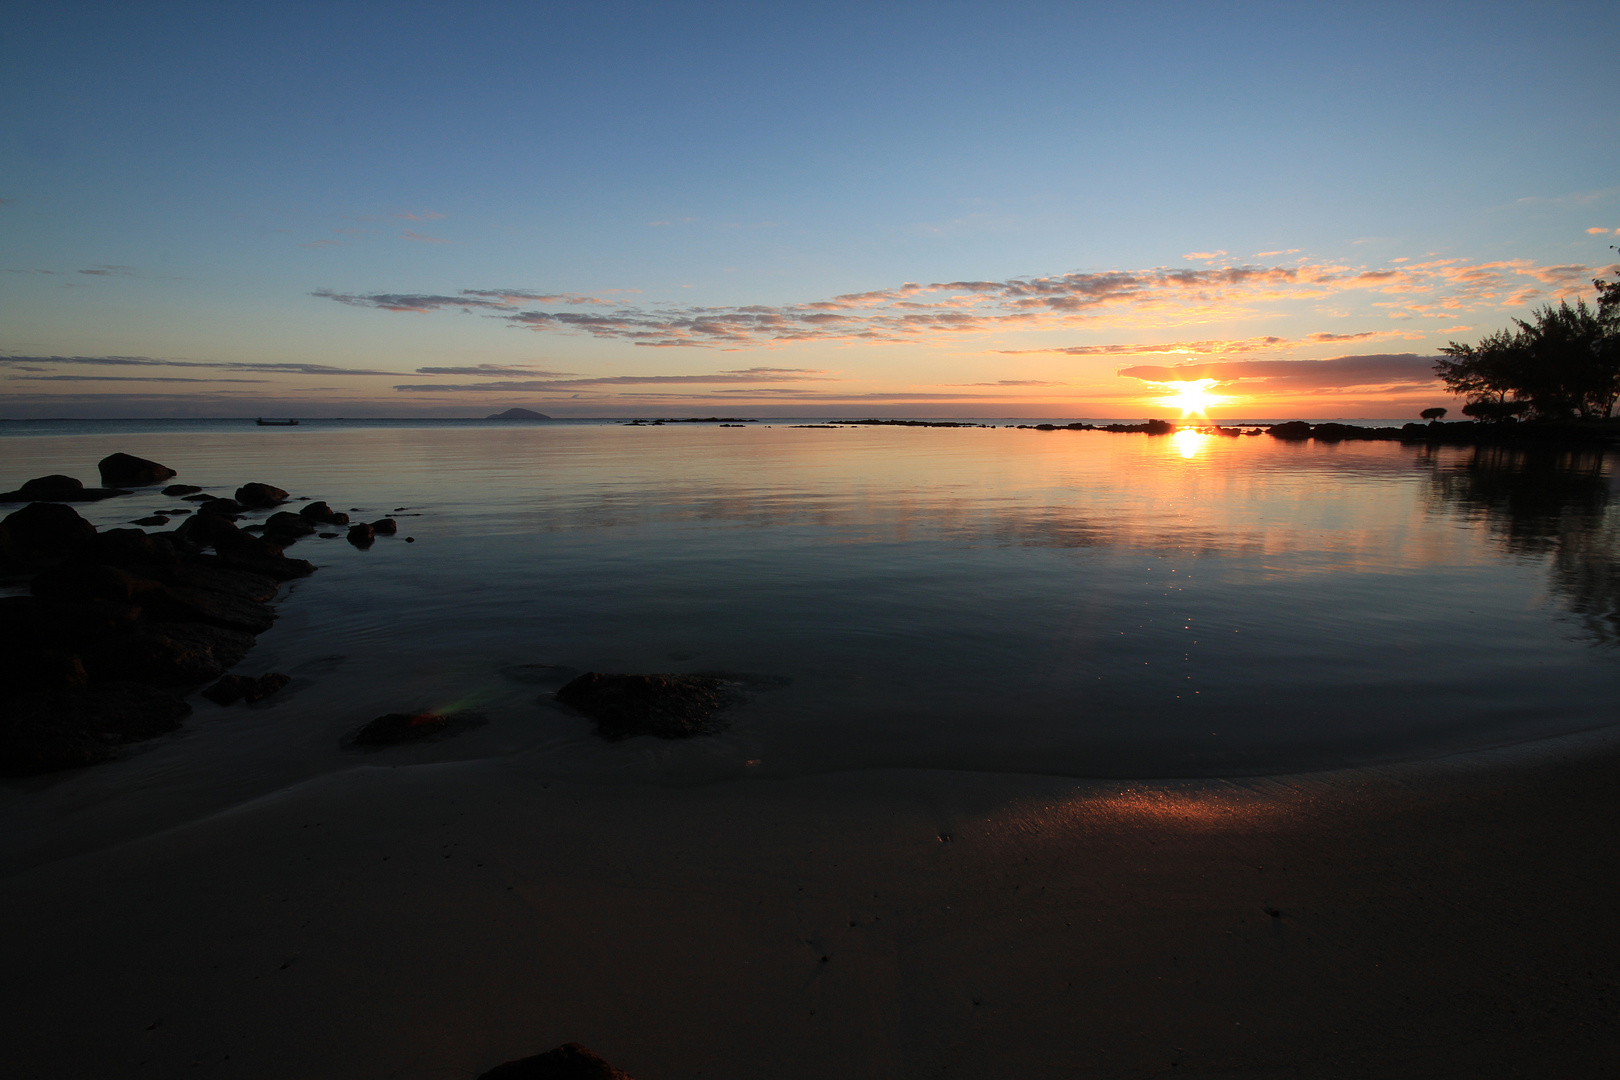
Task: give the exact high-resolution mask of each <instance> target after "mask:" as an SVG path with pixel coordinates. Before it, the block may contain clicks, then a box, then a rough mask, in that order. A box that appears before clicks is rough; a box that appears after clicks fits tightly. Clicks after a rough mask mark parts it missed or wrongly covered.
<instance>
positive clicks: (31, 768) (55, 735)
mask: <svg viewBox="0 0 1620 1080" xmlns="http://www.w3.org/2000/svg"><path fill="white" fill-rule="evenodd" d="M190 713H191V706H190V705H187V704H186V703H185V702H184V701H182V700H181V699H179V698H177V697H175V696H174V695H173V694H170V693H165V692H164V691H162V690H154V689H152V688H151V687H149V686H140V685H137V684H134V683H123V682H119V683H110V684H107V685H103V686H95V687H89V688H81V689H71V690H54V691H41V692H38V693H33V694H24V695H22V696H20V697H15V698H12V699H11V700H9V701H7V702H5V703H4V704H0V773H5V774H8V775H11V776H25V775H30V774H34V773H43V772H52V771H55V770H57V769H70V768H74V767H76V766H80V765H90V764H93V763H95V762H97V761H103V760H105V759H107V758H109V757H111V756H112V755H113V754H114V752H115V751H116V748H117V747H118V746H119V745H120V744H122V743H127V742H133V741H136V740H139V739H150V738H152V737H153V736H155V735H161V734H163V733H164V732H167V731H173V730H174V729H175V728H177V727H179V726H180V721H181V720H183V719H185V718H186V716H188V715H190Z"/></svg>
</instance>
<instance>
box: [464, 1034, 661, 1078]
mask: <svg viewBox="0 0 1620 1080" xmlns="http://www.w3.org/2000/svg"><path fill="white" fill-rule="evenodd" d="M478 1080H634V1078H633V1077H631V1075H630V1074H629V1073H627V1072H625V1071H624V1070H623V1069H615V1068H614V1067H613V1066H612V1065H609V1064H608V1063H607V1062H606V1061H603V1060H602V1059H601V1058H600V1057H598V1056H597V1055H595V1054H593V1053H592V1052H591V1051H589V1050H587V1049H585V1047H583V1046H581V1045H579V1043H564V1044H563V1045H561V1046H559V1047H557V1049H555V1050H548V1051H546V1052H545V1053H544V1054H536V1055H534V1056H533V1057H526V1058H518V1059H517V1060H516V1061H508V1062H507V1063H506V1064H504V1065H497V1066H495V1067H494V1068H493V1069H491V1070H489V1071H488V1072H486V1073H484V1074H482V1075H480V1076H479V1077H478Z"/></svg>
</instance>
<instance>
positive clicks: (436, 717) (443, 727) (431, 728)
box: [349, 710, 486, 749]
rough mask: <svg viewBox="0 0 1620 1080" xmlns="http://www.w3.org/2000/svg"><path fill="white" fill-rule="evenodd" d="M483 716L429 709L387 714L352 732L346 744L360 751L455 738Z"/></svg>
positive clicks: (481, 722) (480, 720) (483, 718)
mask: <svg viewBox="0 0 1620 1080" xmlns="http://www.w3.org/2000/svg"><path fill="white" fill-rule="evenodd" d="M485 720H486V718H485V717H484V715H483V714H482V713H474V712H450V713H436V712H432V711H429V710H424V711H422V712H408V713H388V714H387V715H385V716H379V717H377V718H376V719H375V720H372V721H371V722H370V723H368V724H367V725H366V726H365V727H363V728H361V729H360V730H359V731H357V732H355V733H354V737H353V738H351V739H350V740H349V745H350V746H354V747H360V748H362V749H364V748H369V747H378V746H395V745H397V744H399V743H408V742H427V741H429V740H433V739H447V738H449V737H450V736H452V735H458V734H460V733H461V732H463V731H466V730H468V729H469V728H475V727H478V726H479V725H481V724H483V723H484V722H485Z"/></svg>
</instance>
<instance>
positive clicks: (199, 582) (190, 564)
mask: <svg viewBox="0 0 1620 1080" xmlns="http://www.w3.org/2000/svg"><path fill="white" fill-rule="evenodd" d="M163 580H165V581H167V582H169V583H171V584H174V585H185V586H189V587H190V588H193V589H207V590H208V591H210V592H216V593H223V594H224V595H226V596H234V597H236V598H238V599H240V600H252V601H254V602H255V603H260V604H262V603H264V602H265V601H267V600H270V599H273V598H274V597H275V595H276V593H277V592H279V591H280V589H281V586H280V584H279V583H278V582H276V581H275V580H273V579H271V578H269V577H266V576H264V575H263V574H255V573H250V572H248V571H246V570H241V569H237V568H235V567H233V566H231V565H229V564H228V563H226V562H225V560H224V559H221V558H220V557H218V556H215V555H198V556H194V557H192V558H190V559H186V560H185V561H183V562H180V563H177V564H176V565H175V566H173V567H170V568H168V569H167V570H166V571H165V572H164V575H163Z"/></svg>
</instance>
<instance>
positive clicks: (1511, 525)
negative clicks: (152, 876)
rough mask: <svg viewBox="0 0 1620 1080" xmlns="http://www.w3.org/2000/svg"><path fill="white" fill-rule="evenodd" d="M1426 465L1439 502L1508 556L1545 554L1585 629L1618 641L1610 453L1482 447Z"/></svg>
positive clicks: (1617, 521) (1617, 517)
mask: <svg viewBox="0 0 1620 1080" xmlns="http://www.w3.org/2000/svg"><path fill="white" fill-rule="evenodd" d="M1429 466H1430V468H1431V470H1432V474H1431V483H1432V484H1433V491H1434V495H1435V498H1436V501H1437V503H1438V504H1440V505H1441V506H1443V507H1446V508H1449V509H1452V510H1456V511H1461V512H1462V513H1464V514H1466V515H1467V516H1468V518H1469V519H1470V520H1473V521H1478V522H1480V523H1482V524H1483V525H1484V526H1485V527H1486V529H1487V530H1488V533H1489V535H1490V536H1491V537H1492V539H1494V540H1495V541H1497V542H1498V543H1500V544H1502V545H1503V546H1504V547H1506V548H1507V550H1508V551H1509V552H1510V553H1511V554H1513V555H1515V556H1519V557H1525V558H1536V559H1547V560H1549V562H1550V568H1549V569H1550V582H1549V583H1550V585H1551V588H1552V589H1553V591H1554V592H1555V593H1557V594H1558V595H1559V596H1560V597H1561V598H1562V599H1563V601H1564V603H1565V604H1566V605H1567V606H1568V607H1569V609H1570V611H1572V612H1573V613H1575V614H1576V615H1577V616H1579V618H1580V620H1581V624H1582V627H1583V629H1584V630H1585V631H1586V633H1587V634H1589V635H1590V636H1591V637H1592V638H1593V639H1594V640H1596V641H1598V642H1600V643H1603V644H1610V645H1612V644H1616V643H1620V514H1617V510H1616V500H1615V498H1614V491H1613V475H1612V474H1613V460H1612V457H1611V456H1610V455H1606V454H1605V453H1604V452H1602V451H1590V450H1566V449H1553V448H1546V449H1541V448H1535V449H1518V448H1511V447H1501V446H1481V447H1477V448H1475V449H1474V450H1472V451H1471V452H1470V453H1469V454H1467V455H1466V456H1464V457H1461V458H1451V459H1446V458H1440V457H1434V458H1432V459H1430V461H1429Z"/></svg>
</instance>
